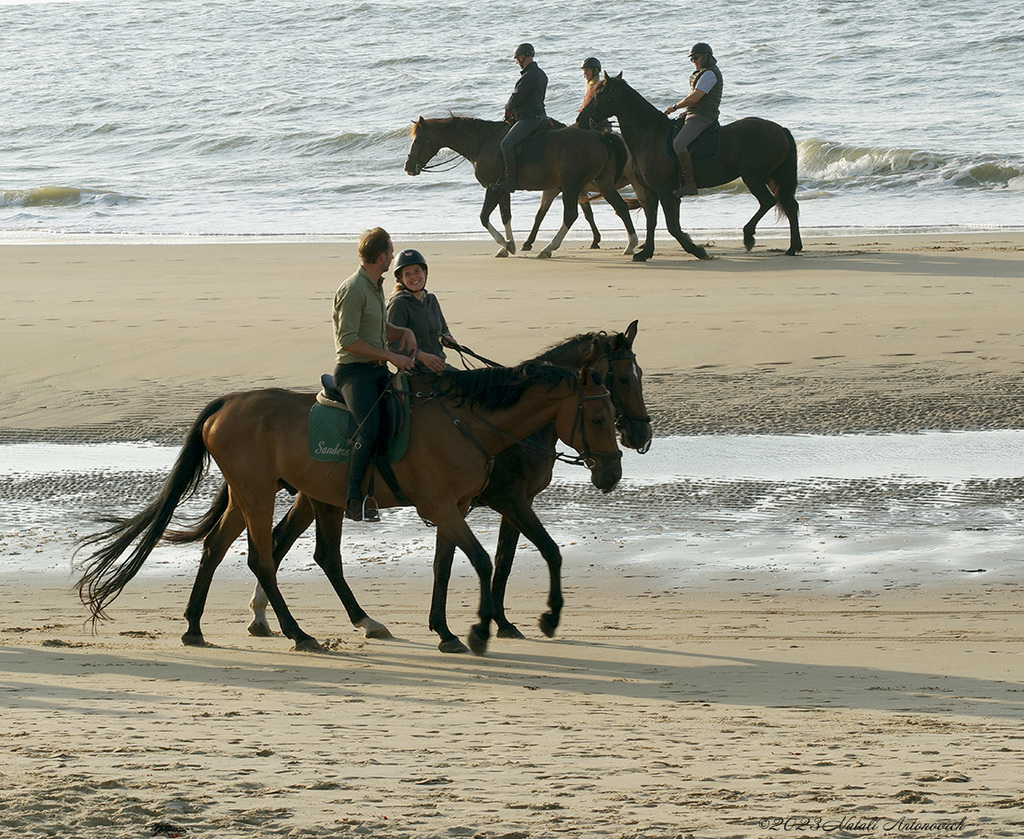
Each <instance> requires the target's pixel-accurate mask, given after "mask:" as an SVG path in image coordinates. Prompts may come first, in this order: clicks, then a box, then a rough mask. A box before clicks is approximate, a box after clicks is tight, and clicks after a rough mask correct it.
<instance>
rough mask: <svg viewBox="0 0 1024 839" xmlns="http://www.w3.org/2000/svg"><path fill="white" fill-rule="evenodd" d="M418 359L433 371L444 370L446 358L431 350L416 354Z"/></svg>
mask: <svg viewBox="0 0 1024 839" xmlns="http://www.w3.org/2000/svg"><path fill="white" fill-rule="evenodd" d="M416 360H417V361H418V362H420V363H421V364H423V365H424V366H425V367H426V368H427V369H428V370H430V372H432V373H443V372H444V369H445V368H444V360H443V359H442V358H441V356H439V355H434V354H433V353H429V352H420V354H419V355H417V356H416Z"/></svg>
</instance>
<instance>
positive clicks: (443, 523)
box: [417, 193, 564, 655]
mask: <svg viewBox="0 0 1024 839" xmlns="http://www.w3.org/2000/svg"><path fill="white" fill-rule="evenodd" d="M563 194H564V193H563ZM429 506H430V509H427V506H424V507H423V508H422V509H421V508H419V507H417V512H418V513H419V514H420V515H421V516H422V517H423V518H425V519H427V521H432V522H434V524H436V525H437V532H438V534H443V535H444V537H445V538H446V539H447V540H449V541H450V542H451V543H452V544H454V545H455V546H456V547H458V548H459V549H461V550H462V552H463V553H464V554H466V556H467V557H469V561H470V563H471V564H472V566H473V570H475V571H476V574H477V577H478V578H479V581H480V606H479V608H478V609H477V616H478V617H479V618H480V622H479V623H478V624H476V625H475V626H473V627H472V629H470V631H469V637H468V638H467V642H468V644H469V648H470V650H472V651H473V652H474V653H476V654H477V655H483V654H484V653H485V652H487V642H488V641H489V640H490V638H491V621H492V620H494V600H493V598H492V597H491V575H492V574H493V571H494V568H493V566H492V565H491V558H490V556H488V554H487V551H486V550H485V549H484V546H483V545H481V544H480V541H479V540H478V539H477V538H476V536H474V535H473V531H472V530H470V529H469V525H468V524H467V523H466V519H465V516H463V514H462V513H461V512H460V511H459V508H458V507H457V506H456V505H455V504H454V503H451V504H450V505H444V504H443V503H442V506H440V507H436V506H434V505H433V504H431V505H429ZM450 574H451V563H450V562H449V563H448V564H447V569H445V568H441V569H437V568H435V571H434V581H435V587H434V594H433V598H432V601H431V609H430V613H431V623H432V624H434V622H435V619H436V617H437V616H438V615H442V616H443V614H444V608H445V600H446V599H447V593H448V592H447V584H448V578H449V576H450ZM442 579H443V584H444V591H443V592H442V591H439V590H438V583H439V582H440V581H441V580H442ZM442 622H443V617H442ZM437 626H438V627H440V626H441V624H437ZM445 628H446V627H445ZM437 631H438V633H439V634H440V632H441V629H440V628H438V629H437ZM442 637H443V636H442Z"/></svg>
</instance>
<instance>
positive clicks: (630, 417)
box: [604, 348, 651, 454]
mask: <svg viewBox="0 0 1024 839" xmlns="http://www.w3.org/2000/svg"><path fill="white" fill-rule="evenodd" d="M604 358H605V360H607V362H608V368H609V369H608V379H609V381H608V383H607V387H608V395H609V396H610V397H611V399H612V405H613V407H614V408H615V428H616V429H618V431H619V432H621V431H622V428H623V426H624V425H625V424H626V423H627V422H646V423H649V422H650V421H651V418H650V416H649V415H647V414H644V415H642V416H637V415H634V414H630V413H629V412H628V411H627V410H626V408H625V406H624V405H623V404H622V400H621V399H618V400H617V399H615V397H614V396H613V391H614V389H615V388H616V386H617V385H616V382H615V376H614V375H612V372H611V365H612V363H613V362H616V361H630V362H632V363H633V364H634V365H635V364H636V353H635V352H633V351H632V350H631V349H628V348H627V349H625V350H622V351H619V352H616V353H613V352H612V351H611V350H610V349H608V350H605V352H604ZM650 448H651V441H650V440H648V441H647V442H646V443H645V444H644V445H643V447H642V448H639V449H637V452H639V453H640V454H647V452H648V451H650Z"/></svg>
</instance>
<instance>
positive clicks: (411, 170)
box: [405, 155, 423, 175]
mask: <svg viewBox="0 0 1024 839" xmlns="http://www.w3.org/2000/svg"><path fill="white" fill-rule="evenodd" d="M422 171H423V167H422V166H420V163H419V161H418V160H413V159H412V156H411V155H410V156H409V157H407V158H406V159H405V173H406V174H407V175H418V174H419V173H420V172H422Z"/></svg>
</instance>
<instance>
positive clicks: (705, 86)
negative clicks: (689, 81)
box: [665, 70, 718, 114]
mask: <svg viewBox="0 0 1024 839" xmlns="http://www.w3.org/2000/svg"><path fill="white" fill-rule="evenodd" d="M717 82H718V76H716V75H715V71H714V70H705V71H704V72H703V73H701V76H700V78H699V79H697V86H696V87H695V88H694V89H693V90H691V91H690V94H689V96H687V97H686V98H685V99H680V100H679V101H678V102H676V104H675V105H670V106H669V107H667V108H665V113H666V114H671V113H673V112H674V111H678V110H680V109H681V108H689V107H690V106H691V105H696V104H697V103H698V102H700V100H701V99H703V98H704V97H705V96H706V95H707V94H708V93H709V92H710V91H711V88H713V87H714V86H715V84H716V83H717Z"/></svg>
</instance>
